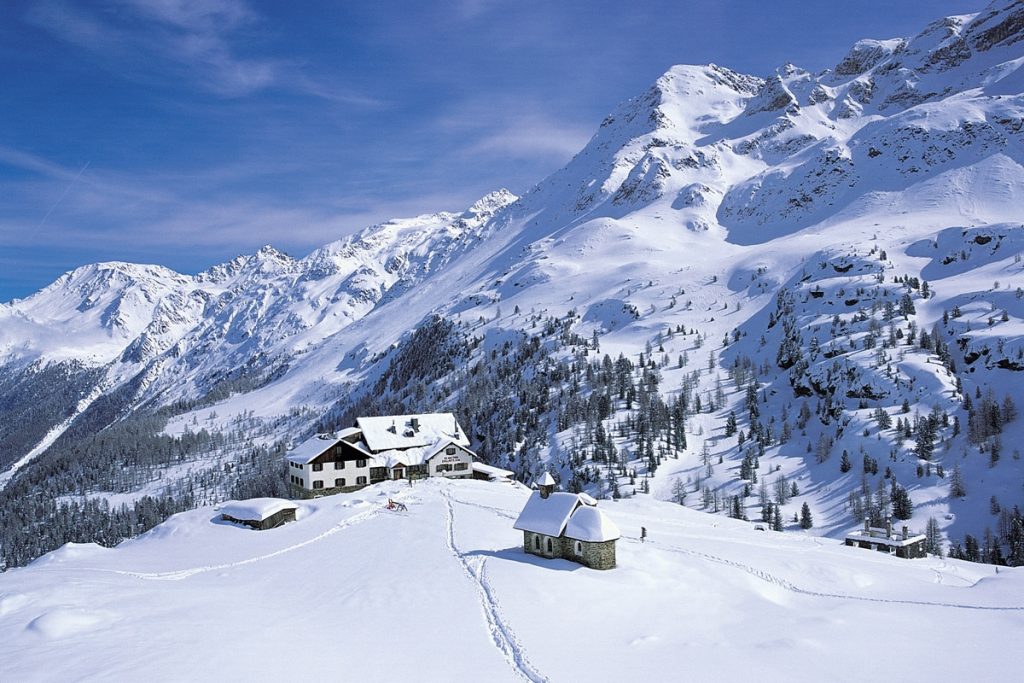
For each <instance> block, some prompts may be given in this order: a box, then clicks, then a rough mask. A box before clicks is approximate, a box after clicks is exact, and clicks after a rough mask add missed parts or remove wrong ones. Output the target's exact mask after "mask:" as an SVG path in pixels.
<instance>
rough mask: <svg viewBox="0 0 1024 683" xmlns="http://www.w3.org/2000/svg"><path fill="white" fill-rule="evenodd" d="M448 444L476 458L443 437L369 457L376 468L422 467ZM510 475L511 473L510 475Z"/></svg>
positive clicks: (467, 450)
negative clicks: (414, 446) (424, 443)
mask: <svg viewBox="0 0 1024 683" xmlns="http://www.w3.org/2000/svg"><path fill="white" fill-rule="evenodd" d="M450 444H456V445H459V446H462V447H463V449H464V450H465V451H466V452H467V453H469V455H470V457H476V453H474V452H473V451H471V450H470V449H468V448H466V447H465V446H464V445H463V444H461V443H459V442H458V441H456V440H455V439H453V438H452V437H450V436H449V437H445V438H442V439H438V440H437V441H435V442H433V443H431V444H429V445H427V446H423V447H417V448H392V449H389V450H386V451H381V452H380V453H374V454H373V455H371V456H370V458H371V459H373V461H374V463H375V464H376V465H377V466H378V467H394V466H395V465H406V466H410V465H422V464H423V463H425V462H427V461H428V460H430V459H431V458H433V457H434V456H435V455H437V454H438V453H440V452H441V450H443V449H444V448H446V447H447V446H449V445H450ZM510 474H511V473H510Z"/></svg>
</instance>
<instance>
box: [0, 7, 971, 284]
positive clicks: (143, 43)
mask: <svg viewBox="0 0 1024 683" xmlns="http://www.w3.org/2000/svg"><path fill="white" fill-rule="evenodd" d="M985 4H986V3H985V0H958V1H956V2H949V1H947V0H927V1H918V2H913V1H904V2H892V1H891V0H885V1H879V0H858V1H857V2H849V1H848V0H847V1H842V2H838V1H837V2H825V1H814V2H809V1H808V0H797V1H790V0H778V1H775V2H768V1H757V0H749V1H746V0H744V1H739V0H700V1H697V0H676V1H675V2H641V1H637V2H623V1H622V0H614V1H611V2H604V1H597V0H595V1H593V2H551V1H550V0H548V1H544V2H533V1H530V0H520V1H518V2H502V1H499V0H463V1H456V2H447V3H446V2H422V1H408V2H391V1H388V0H376V1H374V2H346V1H342V0H336V1H334V2H314V1H312V0H311V1H308V2H297V3H292V2H274V1H267V2H257V1H256V0H95V1H92V2H75V1H72V0H39V1H37V2H27V1H26V2H21V1H18V0H5V2H3V3H0V93H2V98H3V100H2V101H3V103H2V105H0V301H7V300H9V299H11V298H15V297H22V296H26V295H27V294H29V293H31V292H33V291H35V290H37V289H39V288H40V287H42V286H45V285H46V284H47V283H49V282H51V281H52V280H54V279H55V278H56V277H58V276H59V275H60V274H61V273H63V272H64V271H66V270H69V269H71V268H74V267H76V266H78V265H82V264H84V263H90V262H93V261H101V260H127V261H139V262H147V263H160V264H163V265H167V266H170V267H172V268H175V269H177V270H179V271H182V272H197V271H199V270H202V269H204V268H206V267H209V266H210V265H213V264H215V263H218V262H221V261H224V260H227V259H229V258H231V257H233V256H235V255H237V254H240V253H247V252H252V251H254V250H255V249H257V248H259V247H260V246H262V245H263V244H268V243H270V244H274V245H275V246H276V247H278V248H280V249H282V250H284V251H287V252H289V253H291V254H293V255H296V256H302V255H304V254H306V253H308V252H309V251H310V250H311V249H313V248H314V247H316V246H318V245H321V244H324V243H326V242H329V241H332V240H334V239H337V238H339V237H341V236H342V235H344V234H347V233H349V232H352V231H354V230H357V229H360V228H362V227H365V226H367V225H370V224H372V223H374V222H378V221H381V220H385V219H387V218H390V217H396V216H409V215H415V214H419V213H425V212H431V211H438V210H461V209H463V208H465V207H466V206H468V205H469V204H470V203H472V202H473V201H474V200H475V199H476V198H478V197H480V196H482V195H483V194H486V193H487V192H489V191H491V190H493V189H496V188H498V187H508V188H509V189H511V190H512V191H513V192H517V193H521V192H523V191H525V190H526V189H528V188H529V187H530V186H531V185H532V184H534V183H535V182H537V181H539V180H540V179H541V178H543V177H544V176H545V175H546V174H548V173H550V172H551V171H553V170H555V169H557V168H558V167H560V166H561V165H562V164H564V163H565V162H566V161H568V159H569V158H571V156H572V155H573V153H574V152H576V151H577V150H578V149H579V148H580V147H581V146H582V145H583V144H585V143H586V141H587V139H588V138H589V137H590V135H591V134H592V132H593V131H594V130H595V129H596V127H597V125H598V124H599V123H600V121H601V119H602V118H604V116H605V115H606V114H607V113H609V112H610V111H611V110H612V109H613V108H614V106H615V105H616V104H617V103H618V102H619V101H621V100H624V99H627V98H629V97H632V96H634V95H637V94H640V93H641V92H642V91H643V90H644V89H645V88H646V87H647V86H649V85H650V84H651V83H652V82H653V81H654V80H655V79H656V78H657V77H658V76H659V75H660V74H661V73H663V72H664V71H665V70H667V69H668V67H669V66H671V65H673V64H681V63H708V62H715V63H718V64H722V65H724V66H728V67H730V68H733V69H736V70H738V71H744V72H747V73H754V74H758V75H764V74H766V73H769V72H770V71H771V70H773V69H774V68H775V67H777V66H779V65H781V64H783V63H785V62H787V61H791V62H793V63H796V64H798V65H799V66H803V67H805V68H808V69H811V70H815V71H816V70H819V69H822V68H826V67H829V66H832V65H833V64H835V63H836V62H837V61H838V60H839V59H840V58H841V57H842V56H843V54H844V53H845V51H846V49H847V47H848V46H849V45H850V44H852V43H853V41H855V40H857V39H859V38H863V37H873V38H888V37H893V36H898V35H912V34H914V33H916V32H917V31H918V30H920V29H921V28H923V26H924V25H925V24H926V23H928V22H929V21H931V20H933V19H936V18H938V17H941V16H944V15H947V14H963V13H968V12H975V11H978V10H979V9H981V8H982V7H983V6H984V5H985Z"/></svg>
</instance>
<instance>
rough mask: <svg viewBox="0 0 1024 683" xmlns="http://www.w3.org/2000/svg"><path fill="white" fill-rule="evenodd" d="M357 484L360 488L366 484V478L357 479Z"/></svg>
mask: <svg viewBox="0 0 1024 683" xmlns="http://www.w3.org/2000/svg"><path fill="white" fill-rule="evenodd" d="M356 483H357V484H358V485H360V486H363V485H365V484H366V477H356Z"/></svg>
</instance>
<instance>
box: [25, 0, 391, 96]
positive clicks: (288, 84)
mask: <svg viewBox="0 0 1024 683" xmlns="http://www.w3.org/2000/svg"><path fill="white" fill-rule="evenodd" d="M107 9H110V10H112V11H107V12H102V13H101V12H97V11H95V10H94V9H92V8H91V7H90V8H86V7H82V6H79V5H77V4H73V3H70V2H67V1H66V0H43V2H39V3H37V4H35V5H33V6H32V8H31V9H30V10H29V11H28V12H27V14H26V16H25V19H26V21H27V22H28V23H30V24H32V25H34V26H36V27H38V28H41V29H43V30H45V31H46V32H48V33H50V34H51V35H52V36H54V37H55V38H57V39H59V40H62V41H64V42H66V43H69V44H71V45H74V46H76V47H78V48H81V49H83V50H86V51H88V52H90V53H92V54H93V55H94V56H96V57H97V58H99V59H101V60H102V61H104V62H105V63H106V64H107V65H108V66H109V67H111V68H112V70H115V71H116V72H118V73H122V74H124V75H125V76H126V77H129V78H136V79H137V78H147V77H148V78H151V79H152V78H160V79H164V78H166V77H167V76H168V75H170V76H173V77H175V78H177V79H180V80H185V81H191V82H194V83H195V84H197V85H199V86H200V87H201V88H203V89H204V90H206V91H208V92H212V93H214V94H217V95H220V96H224V97H242V96H246V95H251V94H254V93H257V92H260V91H262V90H267V89H281V90H287V91H290V92H296V93H301V94H305V95H309V96H312V97H318V98H322V99H326V100H329V101H332V102H337V103H342V104H350V105H359V106H378V105H380V104H381V103H380V101H379V100H377V99H376V98H373V97H370V96H367V95H365V94H362V93H358V92H355V91H354V90H351V89H349V88H345V87H342V86H340V85H339V84H336V83H331V82H330V81H329V80H327V79H324V78H322V77H319V76H316V75H312V74H309V73H306V72H305V71H304V69H303V68H302V66H301V65H300V63H299V62H298V61H296V60H294V59H287V58H281V57H270V56H252V55H245V56H243V55H242V54H241V50H239V49H238V45H239V44H241V43H242V41H245V42H246V44H247V45H248V44H249V43H251V42H252V39H253V37H254V36H260V35H264V34H265V31H264V28H265V27H264V24H265V22H264V20H263V19H262V17H260V16H259V14H257V13H256V12H255V11H254V10H253V9H252V8H250V7H249V6H248V5H247V4H246V3H244V2H242V0H114V3H113V5H111V6H109V7H108V8H107Z"/></svg>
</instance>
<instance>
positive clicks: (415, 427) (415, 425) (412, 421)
mask: <svg viewBox="0 0 1024 683" xmlns="http://www.w3.org/2000/svg"><path fill="white" fill-rule="evenodd" d="M409 426H410V427H412V431H414V432H418V431H420V419H419V418H418V417H411V418H409Z"/></svg>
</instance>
